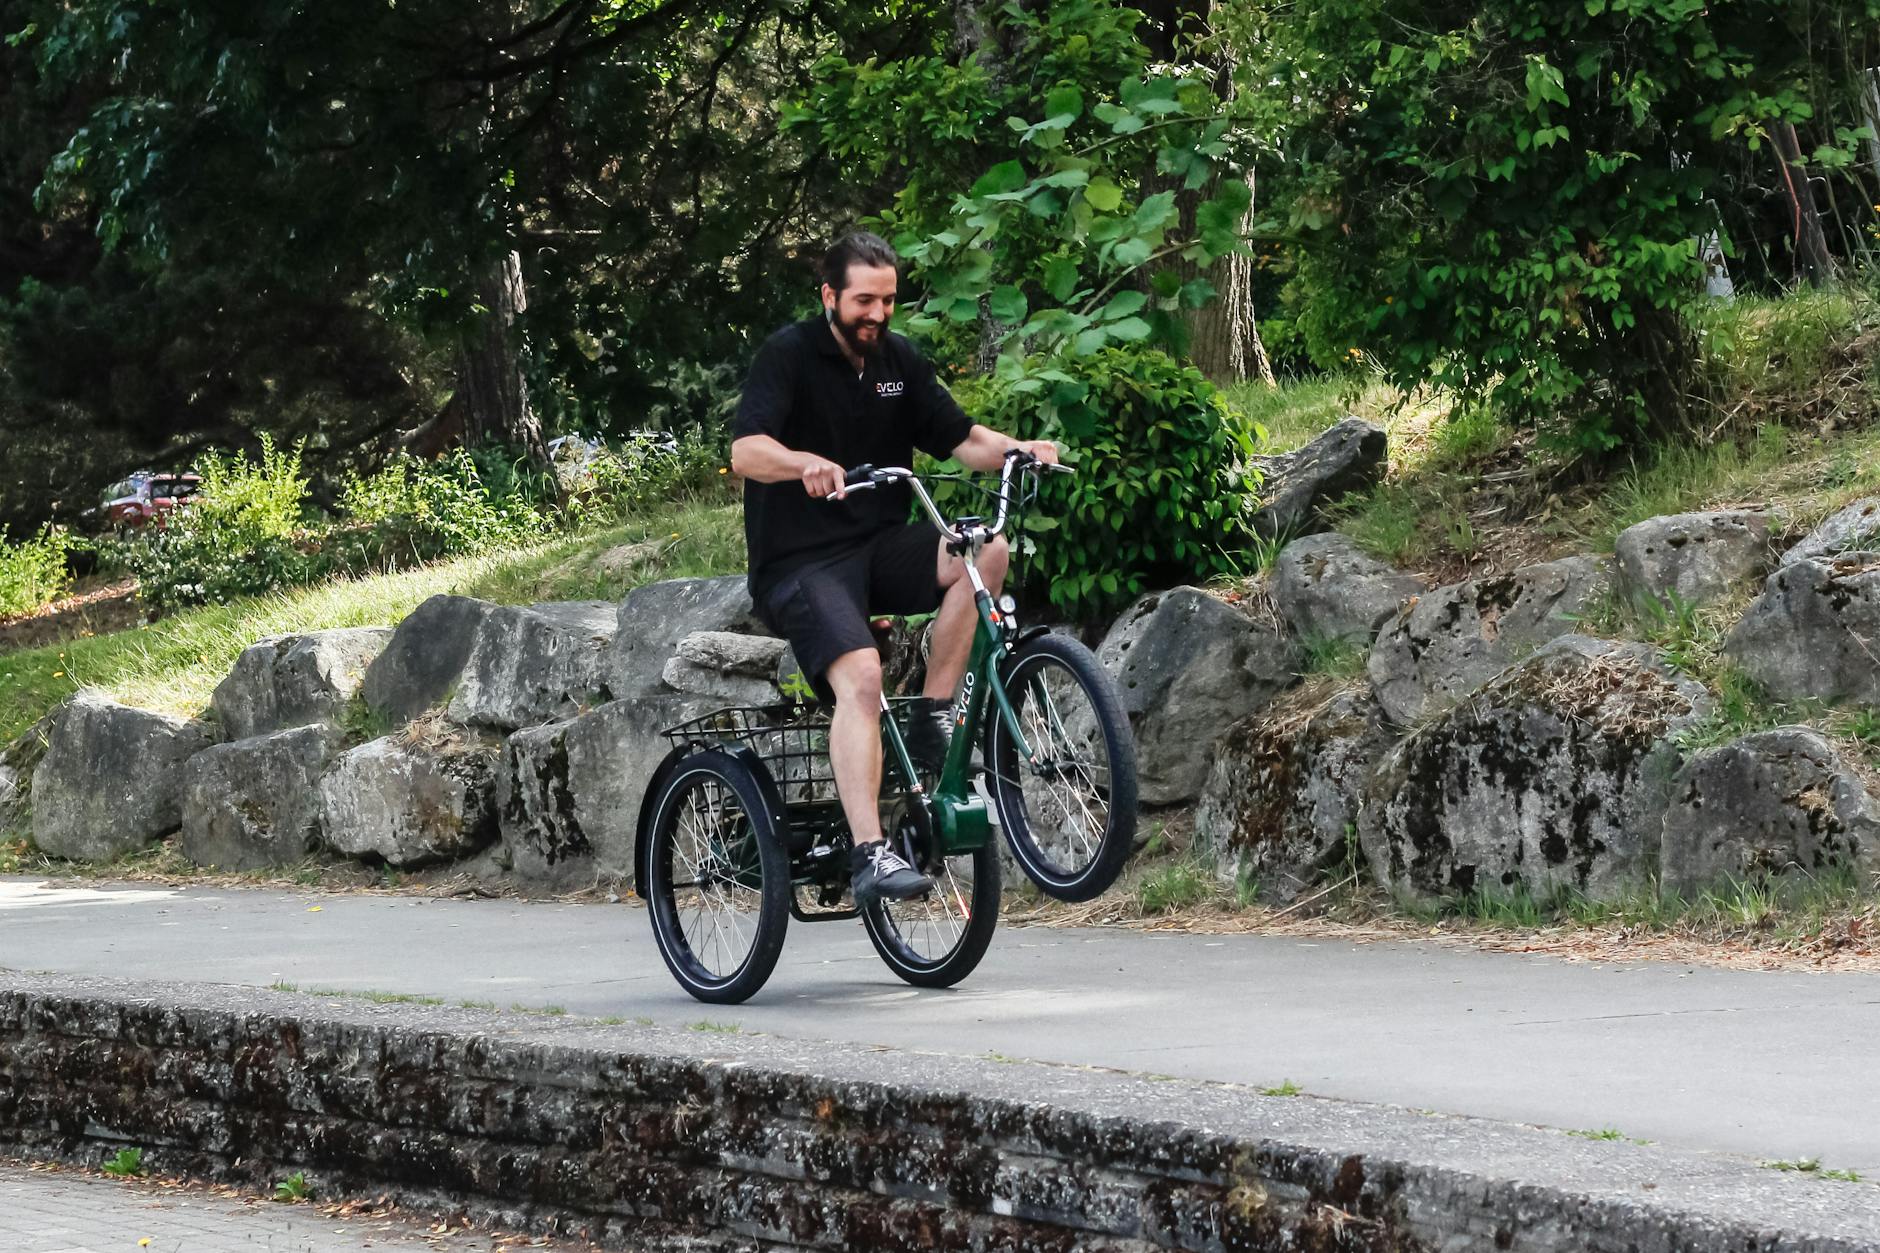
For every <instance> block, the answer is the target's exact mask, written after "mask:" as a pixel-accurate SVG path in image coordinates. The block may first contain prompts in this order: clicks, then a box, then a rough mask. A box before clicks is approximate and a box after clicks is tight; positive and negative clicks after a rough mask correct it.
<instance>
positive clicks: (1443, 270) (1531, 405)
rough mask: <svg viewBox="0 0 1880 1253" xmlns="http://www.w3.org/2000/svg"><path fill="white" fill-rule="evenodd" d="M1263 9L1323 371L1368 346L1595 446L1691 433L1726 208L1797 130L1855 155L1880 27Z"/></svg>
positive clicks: (1872, 8) (1531, 13) (1416, 8)
mask: <svg viewBox="0 0 1880 1253" xmlns="http://www.w3.org/2000/svg"><path fill="white" fill-rule="evenodd" d="M1246 11H1247V12H1250V13H1257V14H1260V15H1263V16H1262V18H1261V21H1262V22H1263V24H1262V25H1260V27H1259V29H1258V31H1257V35H1258V38H1257V39H1255V38H1248V39H1245V40H1243V41H1242V43H1243V45H1244V46H1245V47H1246V48H1247V49H1249V50H1250V51H1251V50H1254V49H1258V50H1259V53H1260V55H1257V56H1249V57H1248V58H1247V60H1246V61H1245V62H1244V63H1243V66H1242V74H1243V76H1242V86H1243V97H1244V98H1246V99H1248V100H1250V101H1252V102H1255V103H1254V104H1253V106H1252V107H1255V108H1259V109H1264V110H1266V111H1267V112H1268V113H1269V114H1270V117H1269V121H1270V125H1271V131H1272V133H1273V134H1274V135H1275V136H1277V137H1283V138H1284V141H1285V142H1284V151H1285V153H1286V154H1287V156H1288V158H1289V161H1290V164H1291V168H1290V170H1289V171H1288V172H1287V174H1286V175H1285V176H1283V177H1280V178H1278V179H1276V180H1274V181H1275V182H1278V183H1279V184H1280V185H1282V186H1286V187H1288V188H1289V194H1288V195H1287V197H1286V199H1287V201H1288V212H1289V215H1290V218H1291V226H1292V228H1293V229H1295V230H1297V231H1298V232H1300V233H1301V234H1302V236H1303V244H1304V246H1303V247H1301V248H1300V249H1299V250H1298V264H1299V274H1298V287H1299V290H1300V292H1302V293H1303V300H1302V305H1301V310H1300V324H1301V328H1302V329H1303V330H1304V331H1305V333H1306V334H1307V336H1308V338H1309V340H1310V342H1311V344H1312V347H1313V351H1314V355H1315V357H1316V358H1317V359H1318V360H1319V361H1320V362H1321V363H1322V364H1329V363H1330V362H1333V361H1336V360H1339V359H1341V358H1343V357H1344V356H1346V355H1347V354H1348V353H1350V352H1351V351H1352V350H1353V349H1354V347H1355V348H1361V349H1363V350H1365V351H1366V352H1368V353H1370V354H1371V355H1373V356H1374V357H1375V358H1376V359H1377V360H1378V361H1379V362H1380V363H1381V365H1382V366H1383V368H1384V370H1385V372H1386V376H1387V378H1388V379H1389V381H1390V382H1391V383H1393V384H1395V385H1397V386H1398V387H1400V388H1401V389H1403V390H1404V391H1405V392H1406V393H1408V392H1410V391H1412V390H1414V389H1415V388H1416V387H1418V386H1419V385H1421V384H1424V383H1427V382H1430V381H1432V380H1433V381H1435V382H1437V383H1439V384H1441V385H1444V386H1447V387H1451V388H1453V389H1455V390H1456V392H1457V393H1458V394H1459V396H1460V398H1461V400H1462V402H1463V404H1462V405H1461V406H1460V408H1465V409H1466V408H1468V407H1471V406H1474V405H1487V406H1490V407H1492V408H1493V409H1494V410H1495V411H1496V412H1497V413H1498V414H1499V415H1500V416H1501V417H1503V418H1504V419H1506V420H1509V421H1511V422H1514V423H1517V424H1521V425H1530V426H1536V427H1539V428H1540V429H1541V430H1542V431H1543V433H1544V434H1546V435H1547V436H1549V437H1550V439H1551V441H1552V442H1554V443H1556V444H1558V445H1561V446H1564V447H1567V448H1572V449H1591V450H1600V449H1608V448H1611V447H1614V446H1616V445H1618V444H1621V443H1624V442H1626V441H1627V440H1629V439H1632V438H1634V437H1635V435H1636V434H1637V432H1638V431H1639V430H1640V429H1641V428H1642V427H1645V426H1648V425H1658V426H1661V427H1662V426H1674V425H1678V424H1680V422H1681V421H1683V420H1685V419H1686V418H1687V415H1688V414H1689V411H1690V408H1691V400H1692V398H1693V397H1694V396H1696V395H1698V394H1700V391H1701V389H1700V388H1699V387H1698V379H1697V377H1696V368H1695V367H1696V361H1697V345H1696V343H1695V340H1694V337H1693V335H1692V333H1691V330H1690V327H1689V326H1688V324H1687V321H1686V317H1685V313H1686V310H1688V309H1689V308H1690V307H1691V306H1693V305H1695V304H1696V303H1697V302H1698V301H1699V300H1701V299H1702V291H1703V283H1702V278H1703V264H1702V261H1701V259H1700V257H1699V255H1698V241H1699V240H1700V239H1702V238H1703V237H1705V236H1706V235H1708V234H1710V233H1711V232H1713V231H1715V230H1716V229H1717V228H1718V216H1717V208H1716V205H1715V203H1713V202H1714V201H1719V200H1727V199H1728V198H1730V197H1732V196H1734V195H1735V194H1737V188H1736V187H1735V186H1733V185H1732V184H1731V182H1730V177H1729V176H1730V173H1731V171H1732V170H1734V169H1736V168H1737V167H1738V166H1740V164H1741V163H1742V162H1743V160H1744V159H1745V157H1744V152H1745V150H1746V148H1747V150H1748V151H1749V152H1751V153H1753V154H1754V159H1755V160H1756V161H1758V162H1760V163H1766V164H1768V165H1771V166H1774V165H1776V163H1777V158H1776V157H1775V155H1774V154H1773V153H1770V152H1768V151H1766V149H1765V141H1766V140H1767V139H1768V137H1769V135H1770V133H1771V132H1772V131H1773V130H1775V129H1777V128H1780V127H1785V126H1786V125H1788V124H1791V123H1794V124H1799V125H1802V126H1805V127H1806V126H1812V127H1813V131H1814V135H1813V138H1812V139H1811V140H1810V143H1811V144H1812V143H1818V144H1819V147H1816V148H1815V149H1814V151H1813V152H1812V153H1811V154H1810V155H1809V156H1808V158H1807V159H1808V161H1809V162H1810V163H1811V164H1813V165H1816V166H1819V167H1824V168H1833V167H1835V166H1844V165H1845V164H1846V163H1847V161H1848V160H1849V159H1850V158H1851V155H1852V153H1853V151H1854V148H1855V145H1856V143H1857V142H1858V140H1859V137H1860V134H1861V132H1860V131H1858V130H1857V129H1853V128H1855V127H1858V125H1859V121H1858V117H1857V116H1856V115H1855V113H1853V112H1851V109H1852V106H1851V104H1850V103H1849V102H1851V101H1852V99H1853V95H1852V91H1851V90H1844V89H1851V88H1852V86H1853V79H1852V75H1854V74H1857V73H1859V70H1858V68H1857V67H1860V66H1864V65H1869V64H1872V60H1871V58H1870V52H1871V49H1872V47H1873V32H1874V31H1875V30H1876V29H1880V0H1849V3H1847V4H1843V5H1825V6H1813V5H1804V4H1799V3H1794V2H1793V0H1768V2H1767V3H1759V4H1744V5H1721V6H1719V5H1710V6H1708V7H1706V6H1705V5H1702V4H1697V3H1687V2H1686V0H1633V2H1628V3H1619V2H1617V0H1612V2H1609V0H1586V2H1585V3H1583V4H1582V3H1576V4H1564V5H1563V4H1548V3H1537V2H1535V0H1491V2H1490V3H1487V4H1476V3H1471V4H1459V3H1444V4H1437V5H1434V6H1432V5H1430V4H1428V3H1424V2H1423V0H1416V2H1414V3H1413V2H1412V0H1385V2H1383V3H1379V2H1377V0H1329V2H1328V3H1322V4H1315V5H1304V6H1292V7H1290V8H1287V7H1281V6H1272V7H1269V6H1250V7H1249V8H1248V9H1247V10H1246ZM1863 41H1864V43H1865V46H1864V47H1863V46H1861V45H1862V44H1863ZM1844 67H1845V68H1844ZM1837 75H1839V76H1841V78H1840V79H1839V80H1837V81H1829V80H1834V79H1835V76H1837ZM1840 121H1846V122H1847V123H1848V124H1847V125H1845V126H1843V125H1838V124H1837V123H1838V122H1840ZM1759 149H1763V151H1758V150H1759ZM1271 185H1272V184H1271V183H1269V186H1271Z"/></svg>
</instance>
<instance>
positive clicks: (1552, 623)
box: [1366, 557, 1607, 726]
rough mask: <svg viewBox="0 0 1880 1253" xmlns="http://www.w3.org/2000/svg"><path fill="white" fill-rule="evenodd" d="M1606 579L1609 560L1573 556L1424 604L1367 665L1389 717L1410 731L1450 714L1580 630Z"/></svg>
mask: <svg viewBox="0 0 1880 1253" xmlns="http://www.w3.org/2000/svg"><path fill="white" fill-rule="evenodd" d="M1606 580H1607V571H1606V564H1605V563H1604V562H1603V561H1600V560H1599V559H1597V558H1594V557H1568V558H1565V559H1563V560H1560V561H1549V562H1546V563H1544V564H1542V565H1534V566H1524V567H1522V568H1521V569H1519V570H1516V571H1514V572H1513V573H1512V574H1504V575H1497V576H1494V577H1490V578H1482V579H1469V580H1466V581H1465V582H1462V583H1453V584H1451V585H1449V586H1448V587H1439V588H1437V589H1436V590H1434V591H1432V592H1429V593H1427V594H1426V595H1423V596H1419V597H1417V598H1416V600H1415V601H1413V602H1412V603H1410V604H1409V605H1407V606H1405V608H1404V609H1403V610H1401V611H1400V612H1399V613H1398V614H1397V616H1396V617H1394V618H1392V619H1390V620H1389V621H1388V622H1386V623H1385V624H1384V627H1383V629H1382V630H1381V631H1379V633H1378V637H1377V643H1376V644H1375V645H1374V646H1373V647H1372V649H1371V656H1370V659H1369V661H1368V662H1367V663H1366V669H1367V671H1368V672H1369V674H1370V676H1371V685H1372V687H1373V689H1374V690H1375V691H1376V692H1377V699H1378V703H1379V704H1380V705H1382V706H1383V707H1384V714H1385V716H1386V717H1388V718H1389V719H1390V720H1391V721H1392V722H1394V723H1396V724H1397V725H1398V726H1410V725H1412V724H1414V723H1416V722H1418V721H1419V720H1421V719H1423V718H1426V717H1428V716H1430V715H1432V714H1436V713H1440V712H1441V711H1442V710H1444V709H1447V708H1448V707H1449V706H1451V705H1453V704H1454V703H1455V702H1456V701H1458V700H1461V699H1462V698H1463V697H1464V696H1467V695H1468V694H1469V693H1470V692H1472V691H1474V690H1475V689H1476V688H1477V687H1479V686H1480V685H1481V684H1483V683H1486V682H1487V681H1488V680H1489V679H1491V678H1493V677H1494V676H1495V675H1497V674H1499V673H1500V672H1501V671H1502V670H1503V669H1505V668H1506V667H1507V666H1508V665H1509V663H1511V662H1514V661H1517V660H1519V659H1520V658H1521V657H1524V656H1526V655H1527V654H1528V653H1530V652H1532V651H1533V650H1534V649H1536V648H1538V647H1540V646H1541V645H1542V644H1545V643H1546V642H1547V641H1548V640H1551V639H1554V638H1556V637H1558V636H1561V635H1566V634H1568V633H1569V632H1571V631H1573V630H1574V618H1575V616H1576V615H1579V614H1581V613H1584V612H1585V610H1586V609H1587V607H1588V606H1589V605H1590V604H1591V603H1592V601H1593V600H1594V598H1595V597H1597V596H1599V595H1600V594H1601V593H1602V592H1604V590H1605V589H1606V586H1607V581H1606Z"/></svg>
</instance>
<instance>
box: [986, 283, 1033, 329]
mask: <svg viewBox="0 0 1880 1253" xmlns="http://www.w3.org/2000/svg"><path fill="white" fill-rule="evenodd" d="M1027 307H1028V306H1027V302H1026V300H1025V293H1024V292H1022V291H1020V290H1019V289H1018V288H1017V287H1014V286H1012V285H1011V284H1009V283H1008V284H1006V285H1005V286H1004V287H1000V288H998V289H996V290H995V291H994V292H993V293H992V295H991V296H990V297H989V298H988V299H987V301H986V308H987V310H988V311H989V312H990V313H991V314H992V316H993V317H995V318H997V319H999V321H1001V322H1023V321H1024V320H1025V311H1026V308H1027Z"/></svg>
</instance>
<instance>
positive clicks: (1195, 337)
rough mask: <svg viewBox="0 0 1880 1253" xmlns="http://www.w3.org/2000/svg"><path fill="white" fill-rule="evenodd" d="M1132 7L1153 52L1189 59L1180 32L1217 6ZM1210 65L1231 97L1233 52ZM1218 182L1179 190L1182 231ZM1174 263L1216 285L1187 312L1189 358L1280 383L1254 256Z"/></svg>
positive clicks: (1165, 3)
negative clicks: (1258, 305)
mask: <svg viewBox="0 0 1880 1253" xmlns="http://www.w3.org/2000/svg"><path fill="white" fill-rule="evenodd" d="M1134 7H1135V8H1136V9H1137V10H1138V11H1139V12H1141V13H1142V14H1143V16H1144V17H1146V18H1147V19H1149V20H1148V23H1147V24H1146V27H1145V29H1144V31H1143V40H1144V43H1145V44H1147V46H1148V47H1149V50H1150V52H1151V53H1153V54H1154V55H1155V56H1156V57H1157V58H1158V59H1159V60H1163V61H1173V60H1183V61H1188V60H1190V58H1191V57H1192V52H1191V47H1190V45H1187V44H1185V43H1184V42H1183V39H1182V36H1183V35H1184V34H1192V33H1193V29H1192V28H1193V25H1194V19H1196V18H1199V17H1201V16H1202V15H1204V14H1207V13H1211V12H1212V7H1213V6H1212V4H1211V3H1209V2H1208V0H1138V2H1137V3H1136V4H1135V6H1134ZM1207 68H1208V69H1209V70H1210V71H1211V72H1212V73H1213V74H1214V81H1215V84H1216V90H1217V91H1218V92H1220V94H1222V95H1223V96H1224V97H1226V98H1227V99H1230V100H1231V99H1232V98H1233V91H1234V87H1233V82H1234V75H1233V70H1234V67H1233V64H1232V61H1231V54H1229V55H1223V57H1222V58H1221V59H1220V60H1219V61H1218V62H1217V63H1214V64H1209V65H1208V66H1207ZM1151 177H1153V176H1151ZM1253 181H1254V180H1253V174H1252V172H1251V171H1249V172H1248V174H1247V188H1248V190H1249V191H1251V190H1253ZM1218 186H1219V183H1218V181H1211V182H1209V183H1208V184H1207V185H1205V186H1204V187H1202V188H1201V189H1200V190H1198V191H1184V190H1177V191H1176V195H1175V200H1176V204H1178V205H1179V206H1180V208H1181V229H1182V230H1183V231H1184V232H1186V233H1188V234H1193V232H1194V224H1195V210H1196V208H1197V207H1199V205H1200V204H1201V202H1202V201H1204V200H1207V199H1210V198H1211V197H1213V195H1214V193H1215V191H1216V190H1217V188H1218ZM1252 223H1253V208H1252V205H1251V204H1249V206H1248V209H1247V215H1246V217H1245V218H1243V219H1242V220H1241V229H1242V230H1243V231H1244V230H1246V229H1247V228H1248V227H1249V226H1251V225H1252ZM1176 269H1177V270H1178V271H1179V272H1180V273H1181V276H1182V281H1183V282H1187V281H1188V280H1190V279H1193V278H1206V279H1207V280H1208V281H1209V282H1210V283H1212V284H1213V285H1214V290H1215V293H1216V294H1215V298H1214V299H1213V300H1212V301H1211V302H1209V303H1208V304H1206V305H1203V306H1202V307H1201V308H1199V309H1195V310H1191V311H1190V312H1189V313H1188V314H1187V318H1186V322H1187V327H1188V359H1189V360H1190V361H1191V362H1193V363H1194V365H1195V368H1196V369H1198V370H1200V371H1201V372H1202V373H1203V374H1205V375H1207V376H1208V378H1209V379H1210V380H1212V381H1213V382H1214V383H1216V384H1218V385H1220V386H1222V387H1231V386H1233V385H1234V384H1236V383H1244V382H1246V381H1247V380H1248V379H1252V378H1257V379H1259V380H1260V381H1261V382H1263V383H1265V384H1266V385H1267V386H1269V387H1274V386H1277V385H1278V384H1277V382H1276V381H1275V379H1274V378H1273V365H1272V362H1271V361H1270V360H1268V358H1267V355H1266V345H1265V344H1264V343H1263V342H1262V341H1261V339H1260V325H1259V321H1258V319H1256V318H1255V316H1254V309H1253V258H1251V257H1249V256H1247V255H1246V254H1245V253H1233V254H1230V255H1228V256H1225V257H1222V258H1220V259H1219V260H1217V261H1215V262H1214V263H1213V264H1212V265H1210V266H1208V267H1207V268H1206V269H1202V268H1200V267H1198V266H1195V265H1194V264H1192V263H1191V262H1187V261H1182V262H1178V263H1177V265H1176Z"/></svg>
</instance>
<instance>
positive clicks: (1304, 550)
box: [1267, 531, 1428, 647]
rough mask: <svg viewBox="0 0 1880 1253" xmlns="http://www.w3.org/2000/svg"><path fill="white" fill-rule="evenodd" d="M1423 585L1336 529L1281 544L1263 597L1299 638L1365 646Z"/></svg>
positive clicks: (1422, 589) (1415, 578) (1423, 587)
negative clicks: (1268, 596)
mask: <svg viewBox="0 0 1880 1253" xmlns="http://www.w3.org/2000/svg"><path fill="white" fill-rule="evenodd" d="M1427 587H1428V585H1427V584H1426V583H1424V582H1423V580H1422V579H1419V578H1417V577H1416V576H1415V575H1413V574H1406V573H1404V572H1403V571H1402V570H1399V569H1397V568H1396V567H1395V566H1392V565H1389V564H1387V563H1385V562H1382V561H1379V560H1377V559H1376V558H1375V557H1372V556H1370V555H1369V554H1367V553H1365V552H1364V551H1363V550H1362V549H1360V548H1359V547H1358V545H1357V544H1356V543H1355V542H1354V541H1353V540H1352V539H1351V538H1350V537H1349V536H1345V535H1340V534H1339V533H1338V532H1336V531H1326V532H1324V533H1323V534H1320V535H1308V536H1305V537H1304V538H1302V539H1296V540H1294V541H1293V542H1292V543H1290V544H1288V545H1286V548H1285V550H1284V551H1283V552H1281V553H1280V555H1279V560H1278V562H1277V563H1275V565H1274V567H1273V577H1272V578H1271V579H1270V580H1269V581H1268V583H1267V590H1268V593H1269V594H1270V595H1271V596H1272V598H1273V603H1274V604H1275V605H1276V606H1278V608H1279V612H1280V616H1281V617H1283V618H1285V619H1286V622H1287V625H1289V626H1291V627H1292V629H1293V631H1294V633H1295V634H1297V635H1298V636H1299V637H1300V638H1301V639H1315V638H1316V639H1323V640H1341V641H1346V642H1351V643H1358V644H1363V645H1365V646H1366V647H1369V646H1370V643H1371V641H1372V640H1373V639H1374V638H1376V636H1377V628H1378V627H1379V626H1380V625H1382V624H1383V622H1384V620H1385V619H1387V618H1389V617H1390V616H1391V615H1392V614H1394V613H1396V612H1397V611H1398V610H1399V609H1400V608H1402V607H1403V603H1404V602H1405V601H1406V600H1409V599H1410V598H1411V597H1412V596H1417V595H1420V594H1421V593H1423V592H1424V591H1425V590H1426V589H1427Z"/></svg>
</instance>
